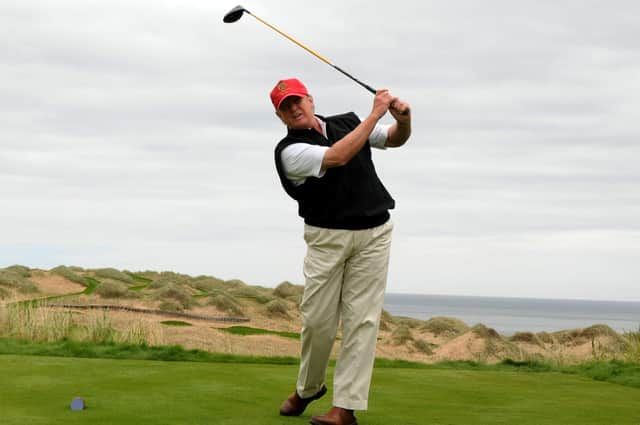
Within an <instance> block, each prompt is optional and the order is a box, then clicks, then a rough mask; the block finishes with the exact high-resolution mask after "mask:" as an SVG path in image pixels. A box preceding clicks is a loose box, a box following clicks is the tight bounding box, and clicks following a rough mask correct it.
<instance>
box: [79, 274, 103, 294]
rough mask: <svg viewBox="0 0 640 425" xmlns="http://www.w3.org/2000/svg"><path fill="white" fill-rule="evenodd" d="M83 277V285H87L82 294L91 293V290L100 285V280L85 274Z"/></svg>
mask: <svg viewBox="0 0 640 425" xmlns="http://www.w3.org/2000/svg"><path fill="white" fill-rule="evenodd" d="M83 279H84V282H85V285H86V286H87V289H85V290H84V292H83V294H84V295H91V294H93V292H94V291H95V290H96V288H97V287H98V285H100V281H99V280H97V279H94V278H92V277H89V276H85V277H84V278H83Z"/></svg>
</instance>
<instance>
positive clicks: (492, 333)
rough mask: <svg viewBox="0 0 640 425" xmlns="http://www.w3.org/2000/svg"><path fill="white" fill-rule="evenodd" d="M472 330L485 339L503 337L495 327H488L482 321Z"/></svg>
mask: <svg viewBox="0 0 640 425" xmlns="http://www.w3.org/2000/svg"><path fill="white" fill-rule="evenodd" d="M471 331H472V332H473V333H474V334H475V335H476V336H478V337H480V338H484V339H502V337H501V336H500V334H499V333H498V332H497V331H496V330H495V329H493V328H488V327H487V326H485V325H483V324H482V323H478V324H477V325H475V326H473V327H472V328H471Z"/></svg>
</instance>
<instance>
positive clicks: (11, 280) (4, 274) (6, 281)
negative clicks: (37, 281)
mask: <svg viewBox="0 0 640 425" xmlns="http://www.w3.org/2000/svg"><path fill="white" fill-rule="evenodd" d="M24 280H25V278H23V277H21V276H20V275H18V274H16V273H14V272H12V271H10V270H6V269H0V285H1V286H5V287H9V288H19V287H20V285H21V284H22V282H23V281H24Z"/></svg>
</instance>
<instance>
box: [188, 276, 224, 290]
mask: <svg viewBox="0 0 640 425" xmlns="http://www.w3.org/2000/svg"><path fill="white" fill-rule="evenodd" d="M191 286H193V287H194V288H195V289H197V290H198V291H200V292H213V291H219V290H223V289H224V287H225V284H224V280H222V279H218V278H215V277H210V276H202V277H198V278H196V279H194V280H193V281H192V282H191Z"/></svg>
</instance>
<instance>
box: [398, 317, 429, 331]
mask: <svg viewBox="0 0 640 425" xmlns="http://www.w3.org/2000/svg"><path fill="white" fill-rule="evenodd" d="M395 322H396V323H397V324H398V325H404V326H407V327H409V328H411V329H416V328H420V327H422V326H423V325H424V321H422V320H420V319H415V318H413V317H403V316H400V317H396V318H395Z"/></svg>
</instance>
